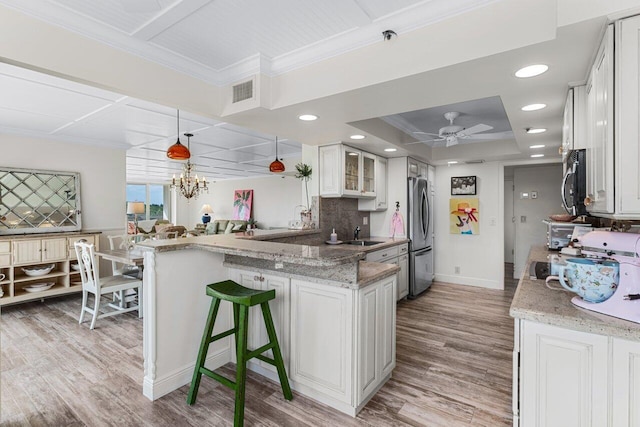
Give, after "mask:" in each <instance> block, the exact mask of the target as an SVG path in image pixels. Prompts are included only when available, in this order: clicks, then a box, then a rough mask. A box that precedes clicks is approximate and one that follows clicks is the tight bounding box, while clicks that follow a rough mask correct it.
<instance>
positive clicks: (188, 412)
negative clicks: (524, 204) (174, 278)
mask: <svg viewBox="0 0 640 427" xmlns="http://www.w3.org/2000/svg"><path fill="white" fill-rule="evenodd" d="M507 270H508V268H507ZM505 273H507V274H506V276H507V277H511V274H509V272H508V271H506V272H505ZM514 289H515V281H514V280H507V289H506V290H505V291H495V290H487V289H481V288H473V287H467V286H459V285H452V284H446V283H434V285H433V286H432V287H431V289H430V290H429V291H427V292H426V293H425V294H423V295H422V296H421V297H419V298H418V299H416V300H413V301H402V302H400V303H399V305H398V321H397V324H398V326H397V328H398V329H397V331H398V342H397V367H396V369H395V370H394V372H393V378H392V379H391V380H390V381H389V382H388V383H387V384H385V386H384V387H383V388H382V389H381V390H380V392H379V393H378V394H377V395H376V396H375V397H374V398H373V399H372V400H371V401H370V402H369V404H368V405H367V406H366V407H365V408H364V409H363V411H362V412H361V413H360V414H359V415H358V417H357V418H355V419H354V418H351V417H349V416H346V415H343V414H340V413H337V412H335V411H333V410H331V409H330V408H328V407H326V406H324V405H321V404H318V403H315V402H313V401H311V400H310V399H307V398H305V397H303V396H301V395H299V394H297V393H295V392H294V396H295V397H294V400H293V401H291V402H287V401H285V400H284V399H283V397H282V393H281V390H280V388H279V385H278V384H276V383H273V382H270V381H268V380H266V379H264V378H262V377H260V376H258V375H256V374H252V373H250V374H249V379H248V384H247V399H246V412H245V420H246V421H245V425H248V426H249V425H261V426H262V425H264V426H306V425H309V426H336V425H341V426H405V425H412V426H448V427H451V426H492V427H494V426H503V425H504V426H507V425H509V424H510V421H511V419H510V416H511V351H512V347H513V322H512V319H511V318H510V317H509V315H508V310H509V305H510V303H511V299H512V298H513V293H514ZM79 312H80V298H79V297H78V296H67V297H61V298H54V299H50V300H45V302H44V303H40V302H35V303H27V304H21V305H17V306H11V307H4V308H3V309H2V316H1V318H0V328H1V329H0V332H1V335H0V337H1V342H0V344H1V353H0V357H1V359H0V362H1V364H0V368H1V375H0V381H1V383H0V386H1V390H0V391H1V393H0V403H1V405H2V406H1V411H2V414H1V415H2V417H1V423H2V425H3V426H227V425H232V424H233V392H232V391H231V390H230V389H227V388H226V387H224V386H222V385H219V384H218V383H216V382H214V381H211V380H209V379H208V378H203V380H202V385H201V387H200V393H199V395H198V401H197V403H196V405H194V406H192V407H190V406H187V404H186V403H185V399H186V394H187V391H188V386H184V387H182V388H180V389H179V390H176V391H175V392H173V393H171V394H169V395H167V396H164V397H163V398H161V399H159V400H157V401H155V402H150V401H148V400H147V399H146V398H145V397H143V396H142V391H141V383H142V377H143V372H142V364H143V360H142V323H141V321H139V320H138V319H137V317H136V314H135V313H130V314H126V315H122V316H116V317H111V318H107V319H102V320H99V321H98V323H97V327H96V329H95V330H93V331H90V330H89V328H88V322H85V323H84V324H83V325H82V326H80V325H78V323H77V317H78V313H79ZM233 368H234V365H232V364H229V365H227V366H225V367H223V368H222V369H221V372H222V373H223V374H227V375H228V376H231V372H232V369H233Z"/></svg>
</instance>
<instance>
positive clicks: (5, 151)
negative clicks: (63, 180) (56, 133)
mask: <svg viewBox="0 0 640 427" xmlns="http://www.w3.org/2000/svg"><path fill="white" fill-rule="evenodd" d="M0 153H1V154H0V166H6V167H13V168H25V169H45V170H56V171H65V172H79V173H80V195H81V198H82V199H81V203H82V228H83V229H85V230H89V231H102V230H113V229H117V230H120V232H124V231H125V225H126V219H125V213H124V212H125V198H126V197H125V192H126V170H125V168H126V162H125V151H124V150H121V149H109V148H103V147H94V146H89V145H77V144H66V143H63V142H59V141H50V140H42V139H34V138H26V137H18V136H14V135H3V134H2V135H0Z"/></svg>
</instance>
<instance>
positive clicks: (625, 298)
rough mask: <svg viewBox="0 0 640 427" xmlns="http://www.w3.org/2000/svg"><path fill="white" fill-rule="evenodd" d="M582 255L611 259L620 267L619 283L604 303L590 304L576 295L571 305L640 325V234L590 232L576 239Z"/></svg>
mask: <svg viewBox="0 0 640 427" xmlns="http://www.w3.org/2000/svg"><path fill="white" fill-rule="evenodd" d="M577 240H578V241H577V242H575V243H574V246H576V245H578V246H579V247H580V248H581V250H582V254H583V255H585V256H587V257H595V258H600V259H610V260H614V261H617V262H618V263H619V265H620V283H619V284H618V288H617V289H616V291H615V292H614V293H613V295H612V296H611V297H610V298H609V299H607V300H606V301H603V302H599V303H590V302H586V301H584V300H583V299H582V298H580V297H579V296H575V297H573V299H572V300H571V302H572V303H573V304H575V305H577V306H578V307H582V308H586V309H587V310H592V311H596V312H598V313H602V314H606V315H609V316H614V317H618V318H620V319H625V320H630V321H632V322H636V323H640V255H639V254H638V251H639V250H640V234H634V233H621V232H614V231H592V232H589V233H587V234H585V235H583V236H581V237H579V238H578V239H577Z"/></svg>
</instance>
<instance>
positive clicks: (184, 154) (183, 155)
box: [167, 110, 191, 160]
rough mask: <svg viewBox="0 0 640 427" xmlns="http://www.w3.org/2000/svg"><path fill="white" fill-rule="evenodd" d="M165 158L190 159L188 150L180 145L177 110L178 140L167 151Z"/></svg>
mask: <svg viewBox="0 0 640 427" xmlns="http://www.w3.org/2000/svg"><path fill="white" fill-rule="evenodd" d="M167 157H168V158H170V159H173V160H188V159H189V158H190V157H191V152H189V149H188V148H187V147H185V146H184V145H182V144H181V143H180V110H178V140H177V141H176V143H175V144H173V145H172V146H171V147H169V149H168V150H167Z"/></svg>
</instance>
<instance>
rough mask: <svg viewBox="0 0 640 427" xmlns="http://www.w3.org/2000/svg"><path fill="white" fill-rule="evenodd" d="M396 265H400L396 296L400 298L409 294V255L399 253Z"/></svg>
mask: <svg viewBox="0 0 640 427" xmlns="http://www.w3.org/2000/svg"><path fill="white" fill-rule="evenodd" d="M398 267H400V271H399V272H398V296H397V299H398V300H400V299H402V298H404V297H406V296H407V295H409V255H408V254H405V255H400V256H399V257H398Z"/></svg>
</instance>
